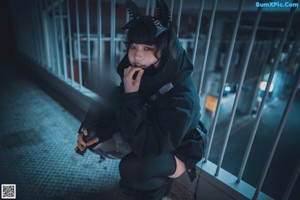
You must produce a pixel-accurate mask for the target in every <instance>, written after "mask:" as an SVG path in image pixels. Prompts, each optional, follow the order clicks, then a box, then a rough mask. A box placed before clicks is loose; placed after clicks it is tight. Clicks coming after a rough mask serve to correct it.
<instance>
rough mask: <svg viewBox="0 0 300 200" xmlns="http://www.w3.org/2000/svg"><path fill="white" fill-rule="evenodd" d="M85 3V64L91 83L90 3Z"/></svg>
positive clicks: (87, 0) (87, 1)
mask: <svg viewBox="0 0 300 200" xmlns="http://www.w3.org/2000/svg"><path fill="white" fill-rule="evenodd" d="M85 3H86V6H85V8H86V42H87V64H88V83H89V86H90V85H91V77H92V69H91V44H90V5H89V0H86V1H85Z"/></svg>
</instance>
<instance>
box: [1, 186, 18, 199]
mask: <svg viewBox="0 0 300 200" xmlns="http://www.w3.org/2000/svg"><path fill="white" fill-rule="evenodd" d="M1 198H2V199H16V184H1Z"/></svg>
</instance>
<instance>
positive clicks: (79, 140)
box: [75, 128, 99, 151]
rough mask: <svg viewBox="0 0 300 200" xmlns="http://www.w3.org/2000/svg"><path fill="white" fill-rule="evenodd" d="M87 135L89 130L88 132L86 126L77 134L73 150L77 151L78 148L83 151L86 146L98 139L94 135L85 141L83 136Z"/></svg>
mask: <svg viewBox="0 0 300 200" xmlns="http://www.w3.org/2000/svg"><path fill="white" fill-rule="evenodd" d="M88 135H89V132H88V130H87V128H83V129H82V132H81V133H79V134H78V138H77V147H76V148H75V151H77V150H78V149H79V150H80V151H84V149H85V148H86V147H88V146H91V145H93V144H95V143H97V142H98V141H99V138H98V137H94V138H92V139H91V140H89V141H87V142H85V141H84V137H86V136H88Z"/></svg>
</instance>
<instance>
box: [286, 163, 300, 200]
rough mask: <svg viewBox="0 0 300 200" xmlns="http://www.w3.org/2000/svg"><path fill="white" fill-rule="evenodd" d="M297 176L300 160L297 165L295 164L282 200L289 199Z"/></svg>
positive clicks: (299, 170)
mask: <svg viewBox="0 0 300 200" xmlns="http://www.w3.org/2000/svg"><path fill="white" fill-rule="evenodd" d="M299 174H300V160H299V161H298V164H297V166H296V169H295V171H294V173H293V175H292V178H291V180H290V182H289V185H288V187H287V188H286V191H285V192H284V194H283V198H282V200H288V199H289V197H290V194H291V192H292V189H293V187H294V185H295V183H296V180H297V178H298V177H299Z"/></svg>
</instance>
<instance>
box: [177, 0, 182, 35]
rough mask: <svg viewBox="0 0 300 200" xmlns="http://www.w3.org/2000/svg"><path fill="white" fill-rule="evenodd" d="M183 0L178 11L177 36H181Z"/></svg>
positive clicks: (180, 0) (180, 1)
mask: <svg viewBox="0 0 300 200" xmlns="http://www.w3.org/2000/svg"><path fill="white" fill-rule="evenodd" d="M182 3H183V1H182V0H179V6H178V13H177V28H178V31H177V37H178V36H179V31H180V20H181V12H182Z"/></svg>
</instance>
